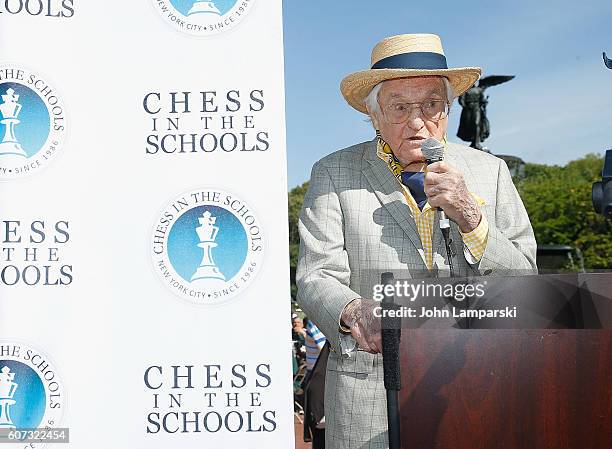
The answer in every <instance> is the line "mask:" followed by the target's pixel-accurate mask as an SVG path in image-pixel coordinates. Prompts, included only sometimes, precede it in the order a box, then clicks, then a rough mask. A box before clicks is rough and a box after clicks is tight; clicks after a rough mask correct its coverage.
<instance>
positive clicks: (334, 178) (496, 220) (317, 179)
mask: <svg viewBox="0 0 612 449" xmlns="http://www.w3.org/2000/svg"><path fill="white" fill-rule="evenodd" d="M479 76H480V69H479V68H474V67H468V68H458V69H449V68H448V67H447V64H446V58H445V56H444V53H443V51H442V44H441V42H440V39H439V37H438V36H435V35H431V34H413V35H401V36H394V37H390V38H387V39H384V40H383V41H381V42H380V43H378V44H377V45H376V47H375V48H374V50H373V51H372V66H371V69H369V70H366V71H361V72H357V73H354V74H352V75H349V76H348V77H346V78H345V79H344V80H343V81H342V84H341V91H342V94H343V95H344V98H345V99H346V100H347V102H348V103H349V105H351V106H352V107H354V108H355V109H357V110H358V111H361V112H363V113H367V114H368V115H369V116H370V118H371V120H372V124H373V126H374V128H375V129H376V138H375V139H374V140H373V141H370V142H364V143H361V144H358V145H355V146H352V147H350V148H346V149H344V150H340V151H338V152H336V153H333V154H331V155H329V156H327V157H325V158H323V159H321V160H320V161H319V162H317V163H316V164H315V165H314V167H313V169H312V175H311V180H310V187H309V190H308V193H307V194H306V197H305V199H304V206H303V210H302V214H301V217H300V223H299V230H300V236H301V248H300V259H299V264H298V271H297V284H298V289H299V290H298V300H299V302H300V304H301V305H302V307H303V308H304V310H305V311H306V312H307V313H308V315H309V316H310V317H311V318H312V320H313V321H314V322H315V323H316V324H317V326H319V328H320V329H321V330H322V331H323V333H324V334H325V335H326V336H327V337H328V340H329V341H330V343H331V348H332V351H331V353H330V357H329V361H328V365H327V381H326V402H325V416H326V421H327V423H326V426H327V440H326V444H327V448H328V449H339V448H346V449H366V448H370V449H374V448H377V449H378V448H386V447H388V443H387V432H386V404H385V390H384V387H383V384H382V357H381V355H380V352H381V336H380V321H379V320H376V319H375V318H374V315H373V313H372V309H373V307H374V306H375V305H376V303H375V302H374V301H373V300H371V299H369V298H371V297H372V289H373V286H374V285H375V284H377V283H379V282H380V274H381V273H382V272H384V271H394V272H395V273H397V274H398V276H399V277H402V278H407V277H413V278H418V277H424V276H448V274H449V269H448V268H449V263H448V260H447V252H446V250H445V245H444V244H443V237H442V233H441V231H440V229H439V213H437V212H436V209H437V208H441V209H443V210H444V212H445V213H446V215H447V217H448V218H449V219H450V220H451V221H452V222H451V231H450V235H451V238H452V242H453V244H454V253H455V256H454V257H453V265H454V266H455V270H456V271H457V272H458V273H459V274H461V275H489V274H510V273H516V272H517V271H527V272H529V271H533V270H535V253H536V243H535V239H534V236H533V231H532V229H531V225H530V223H529V218H528V217H527V213H526V211H525V208H524V206H523V203H522V201H521V199H520V197H519V195H518V193H517V191H516V189H515V188H514V185H513V183H512V179H511V177H510V173H509V172H508V168H507V167H506V164H505V163H504V162H503V161H502V160H500V159H498V158H496V157H494V156H492V155H490V154H487V153H484V152H481V151H477V150H474V149H471V148H469V147H465V146H463V145H457V144H452V143H448V142H447V140H446V131H447V124H448V113H449V110H450V104H451V102H452V101H453V99H454V98H455V97H457V96H458V95H460V94H462V93H463V92H465V91H466V90H467V89H468V88H470V86H472V85H473V84H474V82H475V81H476V80H477V79H478V78H479ZM431 137H433V138H435V139H437V140H439V141H440V142H442V143H443V145H444V147H445V150H444V155H445V157H444V161H443V162H437V163H434V164H431V165H429V166H428V167H427V169H425V167H426V164H425V160H424V157H423V154H422V152H421V145H422V144H423V142H424V141H425V140H426V139H427V138H431ZM355 342H356V346H357V350H356V351H355V350H354V349H355V348H354V346H355ZM351 343H352V344H351Z"/></svg>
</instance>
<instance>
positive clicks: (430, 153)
mask: <svg viewBox="0 0 612 449" xmlns="http://www.w3.org/2000/svg"><path fill="white" fill-rule="evenodd" d="M421 152H422V153H423V156H425V161H426V162H427V165H430V164H433V163H434V162H441V161H443V160H444V145H443V144H442V142H440V141H439V140H436V139H434V138H433V137H430V138H429V139H427V140H426V141H425V142H423V144H422V145H421ZM438 210H439V211H440V230H441V231H442V236H443V237H444V243H445V246H446V256H447V258H448V266H449V269H450V275H451V277H454V276H455V267H454V266H453V256H454V255H455V252H454V251H453V247H452V243H453V241H452V240H451V238H450V220H449V219H448V218H447V217H446V214H445V213H444V211H443V210H442V209H440V208H438Z"/></svg>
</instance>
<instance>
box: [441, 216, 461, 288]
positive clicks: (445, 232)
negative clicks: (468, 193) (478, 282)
mask: <svg viewBox="0 0 612 449" xmlns="http://www.w3.org/2000/svg"><path fill="white" fill-rule="evenodd" d="M439 211H440V231H442V236H443V237H444V246H445V247H446V258H447V259H448V267H449V269H450V277H452V278H454V277H456V276H457V273H456V272H455V266H454V264H453V257H455V251H454V250H453V247H452V244H453V240H452V239H451V236H450V220H449V219H448V218H446V214H445V213H444V211H443V210H441V209H439Z"/></svg>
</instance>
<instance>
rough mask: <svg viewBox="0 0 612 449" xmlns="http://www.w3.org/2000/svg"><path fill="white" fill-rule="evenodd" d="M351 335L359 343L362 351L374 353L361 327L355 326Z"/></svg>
mask: <svg viewBox="0 0 612 449" xmlns="http://www.w3.org/2000/svg"><path fill="white" fill-rule="evenodd" d="M351 335H352V336H353V338H354V339H355V341H356V342H357V345H358V346H359V347H360V348H361V349H363V350H364V351H367V352H372V348H370V345H369V344H368V342H367V340H366V339H365V337H364V335H363V332H362V331H361V327H360V326H359V325H356V326H353V327H352V328H351Z"/></svg>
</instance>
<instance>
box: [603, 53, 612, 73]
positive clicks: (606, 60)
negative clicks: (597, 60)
mask: <svg viewBox="0 0 612 449" xmlns="http://www.w3.org/2000/svg"><path fill="white" fill-rule="evenodd" d="M603 60H604V64H605V65H606V67H607V68H609V69H612V59H609V58H608V57H607V56H606V52H605V51H604V54H603Z"/></svg>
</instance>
